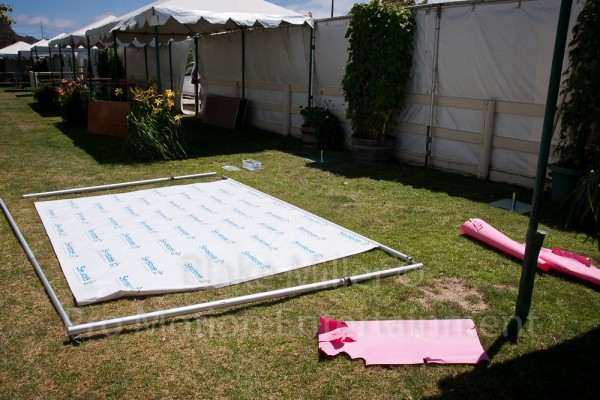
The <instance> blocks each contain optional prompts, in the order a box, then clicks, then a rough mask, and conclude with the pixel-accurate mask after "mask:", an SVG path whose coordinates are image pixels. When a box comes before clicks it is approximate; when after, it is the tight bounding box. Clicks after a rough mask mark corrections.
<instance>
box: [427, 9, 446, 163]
mask: <svg viewBox="0 0 600 400" xmlns="http://www.w3.org/2000/svg"><path fill="white" fill-rule="evenodd" d="M441 19H442V5H441V4H438V5H437V7H436V14H435V39H434V43H433V71H432V72H431V101H430V103H429V124H428V125H427V135H426V137H425V168H428V167H429V161H430V159H431V144H432V141H433V111H434V108H435V90H436V82H437V70H438V52H439V45H440V20H441Z"/></svg>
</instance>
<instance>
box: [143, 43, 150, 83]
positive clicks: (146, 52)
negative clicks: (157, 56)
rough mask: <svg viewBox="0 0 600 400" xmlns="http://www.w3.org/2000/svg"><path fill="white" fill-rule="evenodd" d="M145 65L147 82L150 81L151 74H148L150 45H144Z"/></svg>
mask: <svg viewBox="0 0 600 400" xmlns="http://www.w3.org/2000/svg"><path fill="white" fill-rule="evenodd" d="M144 65H145V67H146V82H150V76H149V74H148V45H147V44H145V45H144Z"/></svg>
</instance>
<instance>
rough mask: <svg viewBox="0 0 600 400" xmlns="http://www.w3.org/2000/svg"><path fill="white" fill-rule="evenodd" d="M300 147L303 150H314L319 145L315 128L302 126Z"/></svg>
mask: <svg viewBox="0 0 600 400" xmlns="http://www.w3.org/2000/svg"><path fill="white" fill-rule="evenodd" d="M301 129H302V146H303V147H304V148H305V149H316V148H317V147H318V146H317V145H318V144H319V138H318V136H317V131H316V130H315V128H311V127H308V126H302V128H301Z"/></svg>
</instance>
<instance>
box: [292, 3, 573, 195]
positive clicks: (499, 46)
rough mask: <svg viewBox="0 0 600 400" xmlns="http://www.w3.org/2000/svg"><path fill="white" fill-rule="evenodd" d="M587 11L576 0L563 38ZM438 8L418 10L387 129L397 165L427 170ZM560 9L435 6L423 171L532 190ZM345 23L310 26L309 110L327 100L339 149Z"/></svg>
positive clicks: (554, 5) (322, 22)
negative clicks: (405, 77) (405, 73)
mask: <svg viewBox="0 0 600 400" xmlns="http://www.w3.org/2000/svg"><path fill="white" fill-rule="evenodd" d="M584 5H585V1H582V0H580V1H575V2H574V5H573V10H572V13H571V22H570V28H569V32H570V31H571V29H572V26H573V25H574V23H575V21H576V19H577V16H578V15H579V13H580V12H581V10H582V9H583V6H584ZM436 6H437V5H431V6H427V7H426V6H421V7H419V8H417V9H416V10H415V14H416V25H417V30H416V34H415V44H414V52H413V67H412V71H411V81H410V83H409V86H408V89H407V92H408V96H407V107H406V109H405V110H404V111H403V112H402V113H399V114H396V115H395V116H394V121H393V124H392V134H393V135H394V136H396V138H397V139H396V150H395V156H396V158H397V159H399V160H401V161H404V162H408V163H413V164H417V165H423V164H424V163H425V157H426V132H427V127H428V125H429V121H430V112H431V110H432V108H431V100H432V94H431V91H432V86H433V81H432V76H433V75H432V74H433V69H434V54H435V38H436V14H437V13H436ZM559 9H560V0H523V1H516V0H515V1H510V0H509V1H484V2H482V3H473V4H444V5H442V6H441V14H440V30H439V32H440V33H439V44H438V54H437V57H438V67H437V68H438V69H437V76H436V81H435V93H434V94H435V96H433V97H434V99H435V102H434V107H433V120H432V122H433V123H432V129H431V131H432V149H431V150H432V154H431V157H430V159H429V165H430V166H433V167H435V168H439V169H444V170H450V171H454V172H459V173H465V174H470V175H475V176H478V177H480V178H483V179H488V178H489V179H491V180H494V181H503V182H510V183H516V184H519V185H523V186H526V187H532V186H533V182H534V177H535V172H536V171H535V170H536V165H537V153H538V149H539V140H540V137H541V132H542V125H543V117H544V108H545V101H546V94H547V90H548V80H549V76H550V66H551V62H552V54H553V51H554V38H555V35H556V24H557V21H558V12H559ZM349 21H350V18H349V17H342V18H334V19H325V20H318V21H316V27H315V29H316V31H315V36H316V50H315V75H314V76H315V80H314V93H315V101H314V104H315V105H323V104H325V102H327V103H329V106H330V107H331V108H332V109H333V111H334V113H335V114H336V115H337V116H338V117H340V118H342V123H343V128H344V131H345V133H346V138H347V141H346V143H348V142H349V141H348V139H349V137H350V135H351V127H350V124H349V121H346V120H345V118H344V117H345V104H344V100H343V92H342V90H341V82H342V78H343V76H344V69H345V65H346V61H347V59H348V53H347V49H348V42H347V40H346V39H345V38H344V35H345V33H346V30H347V28H348V24H349ZM568 40H569V41H570V36H569V38H568ZM566 65H567V54H565V61H564V66H563V70H564V69H566ZM300 122H301V119H300ZM556 135H558V134H557V133H556ZM555 142H556V139H555Z"/></svg>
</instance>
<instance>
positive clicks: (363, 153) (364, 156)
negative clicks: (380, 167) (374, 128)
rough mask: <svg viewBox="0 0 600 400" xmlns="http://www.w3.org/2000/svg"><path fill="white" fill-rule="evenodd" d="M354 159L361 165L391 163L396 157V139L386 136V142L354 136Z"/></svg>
mask: <svg viewBox="0 0 600 400" xmlns="http://www.w3.org/2000/svg"><path fill="white" fill-rule="evenodd" d="M351 139H352V158H353V159H354V161H356V162H358V163H361V164H381V163H386V162H390V161H391V160H392V157H393V155H394V144H395V138H394V137H393V136H386V137H385V139H384V140H377V139H363V138H356V137H354V136H352V138H351Z"/></svg>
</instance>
